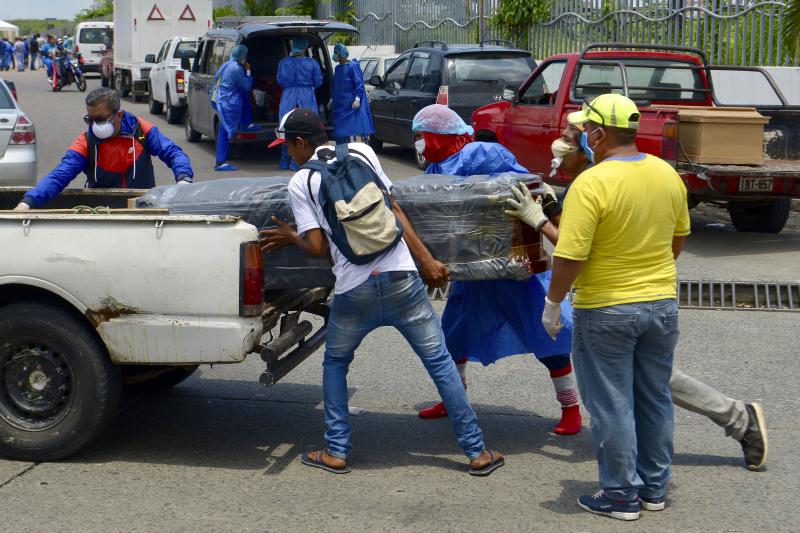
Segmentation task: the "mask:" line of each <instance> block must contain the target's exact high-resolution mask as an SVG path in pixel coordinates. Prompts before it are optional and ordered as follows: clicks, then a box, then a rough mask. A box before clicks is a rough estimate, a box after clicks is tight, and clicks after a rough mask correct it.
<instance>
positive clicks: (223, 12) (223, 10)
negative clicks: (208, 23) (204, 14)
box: [214, 6, 239, 20]
mask: <svg viewBox="0 0 800 533" xmlns="http://www.w3.org/2000/svg"><path fill="white" fill-rule="evenodd" d="M238 15H239V13H237V12H236V10H235V9H233V7H231V6H225V7H216V8H214V20H217V19H218V18H220V17H236V16H238Z"/></svg>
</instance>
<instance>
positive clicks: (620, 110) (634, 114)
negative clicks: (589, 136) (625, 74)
mask: <svg viewBox="0 0 800 533" xmlns="http://www.w3.org/2000/svg"><path fill="white" fill-rule="evenodd" d="M640 116H641V115H640V114H639V108H638V107H636V104H635V103H634V102H633V100H631V99H630V98H628V97H627V96H623V95H621V94H615V93H609V94H601V95H600V96H598V97H597V98H595V99H594V100H592V101H591V102H588V101H586V102H584V103H583V107H582V108H581V110H580V111H575V112H574V113H570V114H569V115H567V121H568V122H569V123H570V124H572V125H573V126H577V127H578V128H581V129H582V125H583V124H584V123H586V122H588V121H590V120H591V121H592V122H596V123H598V124H600V125H603V126H610V127H613V128H623V129H626V130H636V129H639V117H640Z"/></svg>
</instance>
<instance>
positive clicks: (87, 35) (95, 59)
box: [75, 22, 114, 72]
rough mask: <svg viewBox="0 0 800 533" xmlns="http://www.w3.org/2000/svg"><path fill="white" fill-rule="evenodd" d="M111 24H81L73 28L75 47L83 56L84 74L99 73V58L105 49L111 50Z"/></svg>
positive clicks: (112, 27) (112, 26) (112, 32)
mask: <svg viewBox="0 0 800 533" xmlns="http://www.w3.org/2000/svg"><path fill="white" fill-rule="evenodd" d="M113 35H114V23H113V22H81V23H80V24H78V25H77V26H76V27H75V46H77V47H78V51H79V52H80V53H81V54H83V65H81V70H83V71H84V72H100V58H101V57H102V53H103V50H105V49H106V47H109V48H111V46H112V44H113V43H112V42H111V40H112V39H113Z"/></svg>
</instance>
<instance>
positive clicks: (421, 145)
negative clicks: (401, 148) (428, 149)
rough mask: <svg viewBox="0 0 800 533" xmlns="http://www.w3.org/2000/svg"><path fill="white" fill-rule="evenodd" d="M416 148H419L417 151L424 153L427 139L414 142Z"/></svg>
mask: <svg viewBox="0 0 800 533" xmlns="http://www.w3.org/2000/svg"><path fill="white" fill-rule="evenodd" d="M414 148H416V149H417V153H418V154H420V155H422V153H423V152H425V139H418V140H417V141H416V142H414Z"/></svg>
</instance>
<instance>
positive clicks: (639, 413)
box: [572, 299, 678, 501]
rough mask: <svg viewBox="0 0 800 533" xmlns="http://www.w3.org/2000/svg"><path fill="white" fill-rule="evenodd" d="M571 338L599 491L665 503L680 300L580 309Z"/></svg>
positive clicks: (670, 443) (626, 499)
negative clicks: (598, 478)
mask: <svg viewBox="0 0 800 533" xmlns="http://www.w3.org/2000/svg"><path fill="white" fill-rule="evenodd" d="M572 338H573V340H572V362H573V364H574V365H575V374H576V377H577V381H578V388H579V389H580V393H581V398H582V399H583V403H584V405H585V406H586V409H587V410H588V411H589V414H590V415H591V417H592V421H591V425H590V427H591V429H592V436H593V437H594V442H595V448H596V453H597V463H598V466H599V470H600V486H601V487H602V488H603V491H604V492H605V493H606V494H607V495H608V496H609V497H611V498H615V499H618V500H624V501H634V500H636V498H637V496H643V497H645V498H658V497H662V496H664V495H665V494H666V491H667V483H668V482H669V479H670V475H671V469H670V466H671V464H672V452H673V447H672V439H673V432H674V429H675V424H674V420H673V417H672V397H671V395H670V391H669V380H670V375H671V373H672V354H673V352H674V350H675V345H676V344H677V343H678V304H677V301H676V300H672V299H669V300H658V301H653V302H641V303H633V304H624V305H614V306H610V307H599V308H595V309H575V324H574V329H573V333H572Z"/></svg>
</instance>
